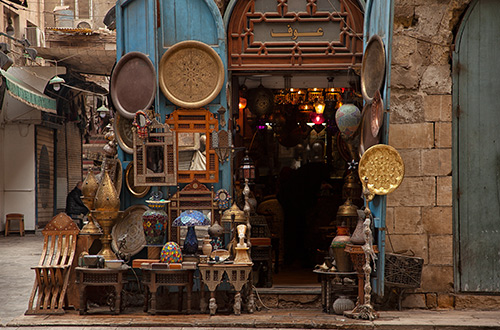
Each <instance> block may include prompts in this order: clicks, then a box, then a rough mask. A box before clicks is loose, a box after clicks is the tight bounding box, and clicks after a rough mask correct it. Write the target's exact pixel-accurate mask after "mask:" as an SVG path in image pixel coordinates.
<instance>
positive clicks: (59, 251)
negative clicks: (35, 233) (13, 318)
mask: <svg viewBox="0 0 500 330" xmlns="http://www.w3.org/2000/svg"><path fill="white" fill-rule="evenodd" d="M79 232H80V230H79V229H78V226H77V225H76V224H75V223H74V222H73V220H72V219H71V218H70V217H69V216H68V215H67V214H66V213H59V214H58V215H56V216H55V217H53V218H52V220H51V221H50V222H49V223H48V224H47V226H45V228H44V229H43V231H42V234H43V236H44V240H43V250H42V256H41V257H40V261H39V262H38V265H37V266H35V267H32V269H33V270H34V271H35V275H36V278H35V283H34V285H33V290H32V292H31V296H30V300H29V303H28V310H27V311H26V314H27V315H29V314H64V309H63V303H64V304H65V305H66V307H67V296H66V291H67V288H68V282H69V275H70V269H71V264H72V263H73V258H74V256H75V251H76V241H77V238H78V233H79Z"/></svg>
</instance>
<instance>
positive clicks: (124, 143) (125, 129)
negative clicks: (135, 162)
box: [113, 112, 134, 154]
mask: <svg viewBox="0 0 500 330" xmlns="http://www.w3.org/2000/svg"><path fill="white" fill-rule="evenodd" d="M132 122H133V119H129V118H125V117H123V116H121V115H120V114H119V113H118V112H117V113H116V114H115V121H114V123H113V125H114V131H115V134H116V135H115V136H116V140H117V141H118V145H119V146H120V148H121V149H122V150H123V151H124V152H126V153H127V154H132V153H133V152H134V134H133V132H132Z"/></svg>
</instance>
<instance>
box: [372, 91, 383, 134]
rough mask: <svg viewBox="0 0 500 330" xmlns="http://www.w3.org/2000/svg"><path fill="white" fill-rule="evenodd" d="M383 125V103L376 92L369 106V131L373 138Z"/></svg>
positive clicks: (378, 92)
mask: <svg viewBox="0 0 500 330" xmlns="http://www.w3.org/2000/svg"><path fill="white" fill-rule="evenodd" d="M383 123H384V101H382V97H381V96H380V91H376V92H375V95H374V96H373V102H372V104H371V105H370V130H371V133H372V136H373V137H377V136H379V133H380V128H381V127H382V124H383Z"/></svg>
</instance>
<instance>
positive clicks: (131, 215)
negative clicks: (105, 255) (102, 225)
mask: <svg viewBox="0 0 500 330" xmlns="http://www.w3.org/2000/svg"><path fill="white" fill-rule="evenodd" d="M148 188H149V187H148ZM147 209H148V208H147V206H146V205H142V204H137V205H132V206H130V207H129V208H127V209H126V210H125V212H123V216H122V217H121V218H120V219H119V220H118V222H117V223H116V225H115V226H113V229H112V231H111V237H112V239H113V240H112V241H111V247H112V248H113V251H115V252H121V253H125V254H126V255H130V256H134V255H136V254H137V253H139V252H140V251H141V250H142V249H143V248H144V245H146V236H145V235H144V228H143V227H142V215H143V214H144V212H146V211H147ZM123 238H124V240H123V242H119V240H120V239H123ZM118 250H120V251H118Z"/></svg>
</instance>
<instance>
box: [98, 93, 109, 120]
mask: <svg viewBox="0 0 500 330" xmlns="http://www.w3.org/2000/svg"><path fill="white" fill-rule="evenodd" d="M96 111H97V113H98V114H99V116H100V117H101V118H106V116H107V115H108V114H109V109H108V107H106V105H105V104H104V98H103V100H102V105H101V106H100V107H99V108H97V110H96Z"/></svg>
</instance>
